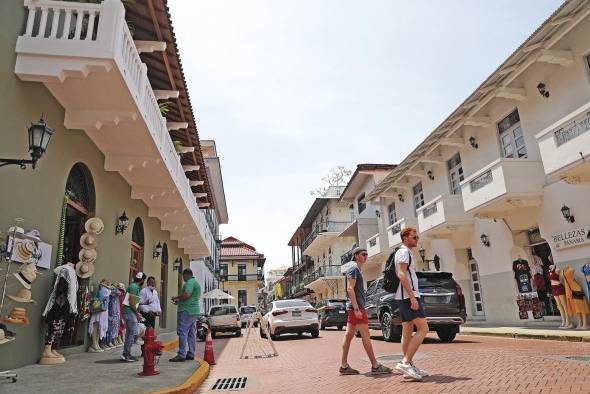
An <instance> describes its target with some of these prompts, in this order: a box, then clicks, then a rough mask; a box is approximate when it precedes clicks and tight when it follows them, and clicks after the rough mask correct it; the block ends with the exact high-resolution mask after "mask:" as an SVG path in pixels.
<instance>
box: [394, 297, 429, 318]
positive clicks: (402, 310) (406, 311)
mask: <svg viewBox="0 0 590 394" xmlns="http://www.w3.org/2000/svg"><path fill="white" fill-rule="evenodd" d="M416 300H417V301H418V305H419V308H418V309H417V310H414V309H412V307H411V303H410V299H409V298H406V299H405V300H398V301H397V305H398V307H399V314H400V317H401V319H402V322H403V323H407V322H411V321H412V320H414V319H420V318H422V319H424V318H426V314H425V313H424V302H423V301H422V298H416Z"/></svg>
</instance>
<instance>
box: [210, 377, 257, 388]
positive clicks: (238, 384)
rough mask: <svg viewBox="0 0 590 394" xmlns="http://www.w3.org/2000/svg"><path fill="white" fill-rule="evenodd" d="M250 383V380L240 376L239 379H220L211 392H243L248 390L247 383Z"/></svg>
mask: <svg viewBox="0 0 590 394" xmlns="http://www.w3.org/2000/svg"><path fill="white" fill-rule="evenodd" d="M247 382H248V378H247V377H245V376H240V377H238V378H220V379H217V381H216V382H215V384H214V385H213V387H212V388H211V390H212V391H213V390H217V391H224V390H229V391H238V390H243V389H245V388H246V383H247Z"/></svg>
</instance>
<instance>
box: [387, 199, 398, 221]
mask: <svg viewBox="0 0 590 394" xmlns="http://www.w3.org/2000/svg"><path fill="white" fill-rule="evenodd" d="M392 207H393V209H391V208H392ZM392 214H393V215H392ZM387 216H388V218H389V225H390V226H391V225H392V224H393V223H395V222H397V207H396V206H395V201H393V202H392V203H391V204H389V205H388V206H387ZM392 216H393V217H392Z"/></svg>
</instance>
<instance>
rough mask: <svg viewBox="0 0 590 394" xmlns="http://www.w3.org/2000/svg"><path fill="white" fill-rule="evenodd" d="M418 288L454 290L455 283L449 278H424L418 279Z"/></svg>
mask: <svg viewBox="0 0 590 394" xmlns="http://www.w3.org/2000/svg"><path fill="white" fill-rule="evenodd" d="M418 286H419V287H420V288H424V287H442V288H445V289H454V288H455V283H454V282H453V279H449V278H448V277H436V276H424V277H418Z"/></svg>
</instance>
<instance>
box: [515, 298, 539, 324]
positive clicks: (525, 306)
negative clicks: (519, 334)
mask: <svg viewBox="0 0 590 394" xmlns="http://www.w3.org/2000/svg"><path fill="white" fill-rule="evenodd" d="M516 305H517V306H518V316H519V318H520V319H521V320H526V319H528V318H529V312H531V313H532V315H533V318H534V319H542V318H543V312H542V311H541V303H540V301H539V295H538V294H537V292H536V291H531V292H527V293H520V294H518V296H517V297H516Z"/></svg>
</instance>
